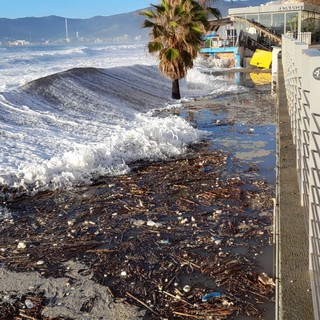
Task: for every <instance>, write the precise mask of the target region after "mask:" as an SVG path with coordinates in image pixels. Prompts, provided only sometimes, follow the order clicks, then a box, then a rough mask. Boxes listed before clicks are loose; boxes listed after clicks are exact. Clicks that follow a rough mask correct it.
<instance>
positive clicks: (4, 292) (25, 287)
mask: <svg viewBox="0 0 320 320" xmlns="http://www.w3.org/2000/svg"><path fill="white" fill-rule="evenodd" d="M238 73H239V72H235V73H230V72H226V73H223V72H222V73H221V74H220V75H219V76H220V77H222V80H223V79H225V78H226V77H227V78H228V79H231V81H234V80H233V79H234V78H236V77H238V76H239V74H238ZM216 76H217V75H216ZM240 77H241V79H240V81H243V82H242V83H243V84H244V87H245V88H246V90H244V91H240V92H229V93H228V92H225V93H224V94H221V95H217V96H212V95H211V96H203V97H199V98H195V99H187V100H186V101H182V104H181V105H179V107H175V106H174V105H171V106H169V107H168V108H164V109H163V108H162V109H159V110H158V111H157V112H156V116H157V117H159V118H160V119H161V118H164V119H165V118H166V117H167V116H168V115H170V116H178V117H179V118H182V119H184V120H186V121H187V122H188V123H189V124H190V125H191V126H192V127H193V128H195V129H197V130H201V131H202V132H203V135H202V136H201V139H200V140H199V141H197V142H195V143H189V144H188V148H186V149H185V151H184V152H182V153H181V154H179V155H176V156H175V155H170V156H167V157H166V159H157V158H155V159H152V157H151V159H148V160H145V159H144V160H139V159H138V160H134V161H132V162H131V163H130V171H128V172H124V173H119V174H117V175H113V176H111V175H99V176H95V178H94V179H93V180H92V181H91V183H85V184H79V185H74V186H72V187H71V188H63V187H60V188H57V189H56V190H41V191H39V192H37V193H35V194H32V195H30V194H24V195H23V194H22V195H20V194H17V195H14V194H12V193H11V195H10V198H8V199H7V200H6V203H5V205H6V208H7V209H8V215H7V216H6V217H5V218H4V219H3V220H2V222H1V226H0V237H1V239H2V242H1V245H0V250H1V251H0V263H1V269H0V288H1V289H0V314H1V312H2V314H6V313H5V312H7V315H8V316H7V318H8V319H11V318H13V319H130V320H131V319H193V318H194V319H257V318H261V317H262V316H263V317H264V319H273V313H272V312H273V308H274V307H273V302H274V282H273V261H272V259H273V254H272V248H273V247H272V242H273V229H272V224H273V198H274V181H275V112H274V101H273V97H272V96H271V94H270V87H271V85H266V86H255V85H254V83H252V81H251V79H250V77H249V74H246V73H243V75H240ZM10 317H11V318H10ZM3 319H6V318H5V317H4V318H3Z"/></svg>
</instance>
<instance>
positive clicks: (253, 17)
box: [246, 14, 259, 22]
mask: <svg viewBox="0 0 320 320" xmlns="http://www.w3.org/2000/svg"><path fill="white" fill-rule="evenodd" d="M246 19H247V20H251V21H255V22H258V21H259V20H258V15H257V14H247V16H246Z"/></svg>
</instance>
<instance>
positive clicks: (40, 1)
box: [0, 0, 158, 18]
mask: <svg viewBox="0 0 320 320" xmlns="http://www.w3.org/2000/svg"><path fill="white" fill-rule="evenodd" d="M150 3H155V4H156V3H158V1H157V0H0V18H22V17H44V16H49V15H57V16H60V17H65V18H91V17H93V16H97V15H102V16H110V15H113V14H118V13H125V12H130V11H134V10H138V9H143V8H146V7H148V6H149V5H150Z"/></svg>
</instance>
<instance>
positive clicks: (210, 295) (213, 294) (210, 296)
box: [201, 292, 223, 302]
mask: <svg viewBox="0 0 320 320" xmlns="http://www.w3.org/2000/svg"><path fill="white" fill-rule="evenodd" d="M222 296H223V294H222V293H221V292H211V293H208V294H206V295H204V296H203V297H202V298H201V301H202V302H206V301H208V300H210V299H214V298H220V297H222Z"/></svg>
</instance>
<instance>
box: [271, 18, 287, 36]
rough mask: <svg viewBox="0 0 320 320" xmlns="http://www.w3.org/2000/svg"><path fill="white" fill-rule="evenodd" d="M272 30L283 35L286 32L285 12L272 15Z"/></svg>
mask: <svg viewBox="0 0 320 320" xmlns="http://www.w3.org/2000/svg"><path fill="white" fill-rule="evenodd" d="M271 30H272V31H273V32H274V33H275V34H277V35H279V36H280V35H282V34H283V33H285V30H284V13H274V14H273V15H272V26H271Z"/></svg>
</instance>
